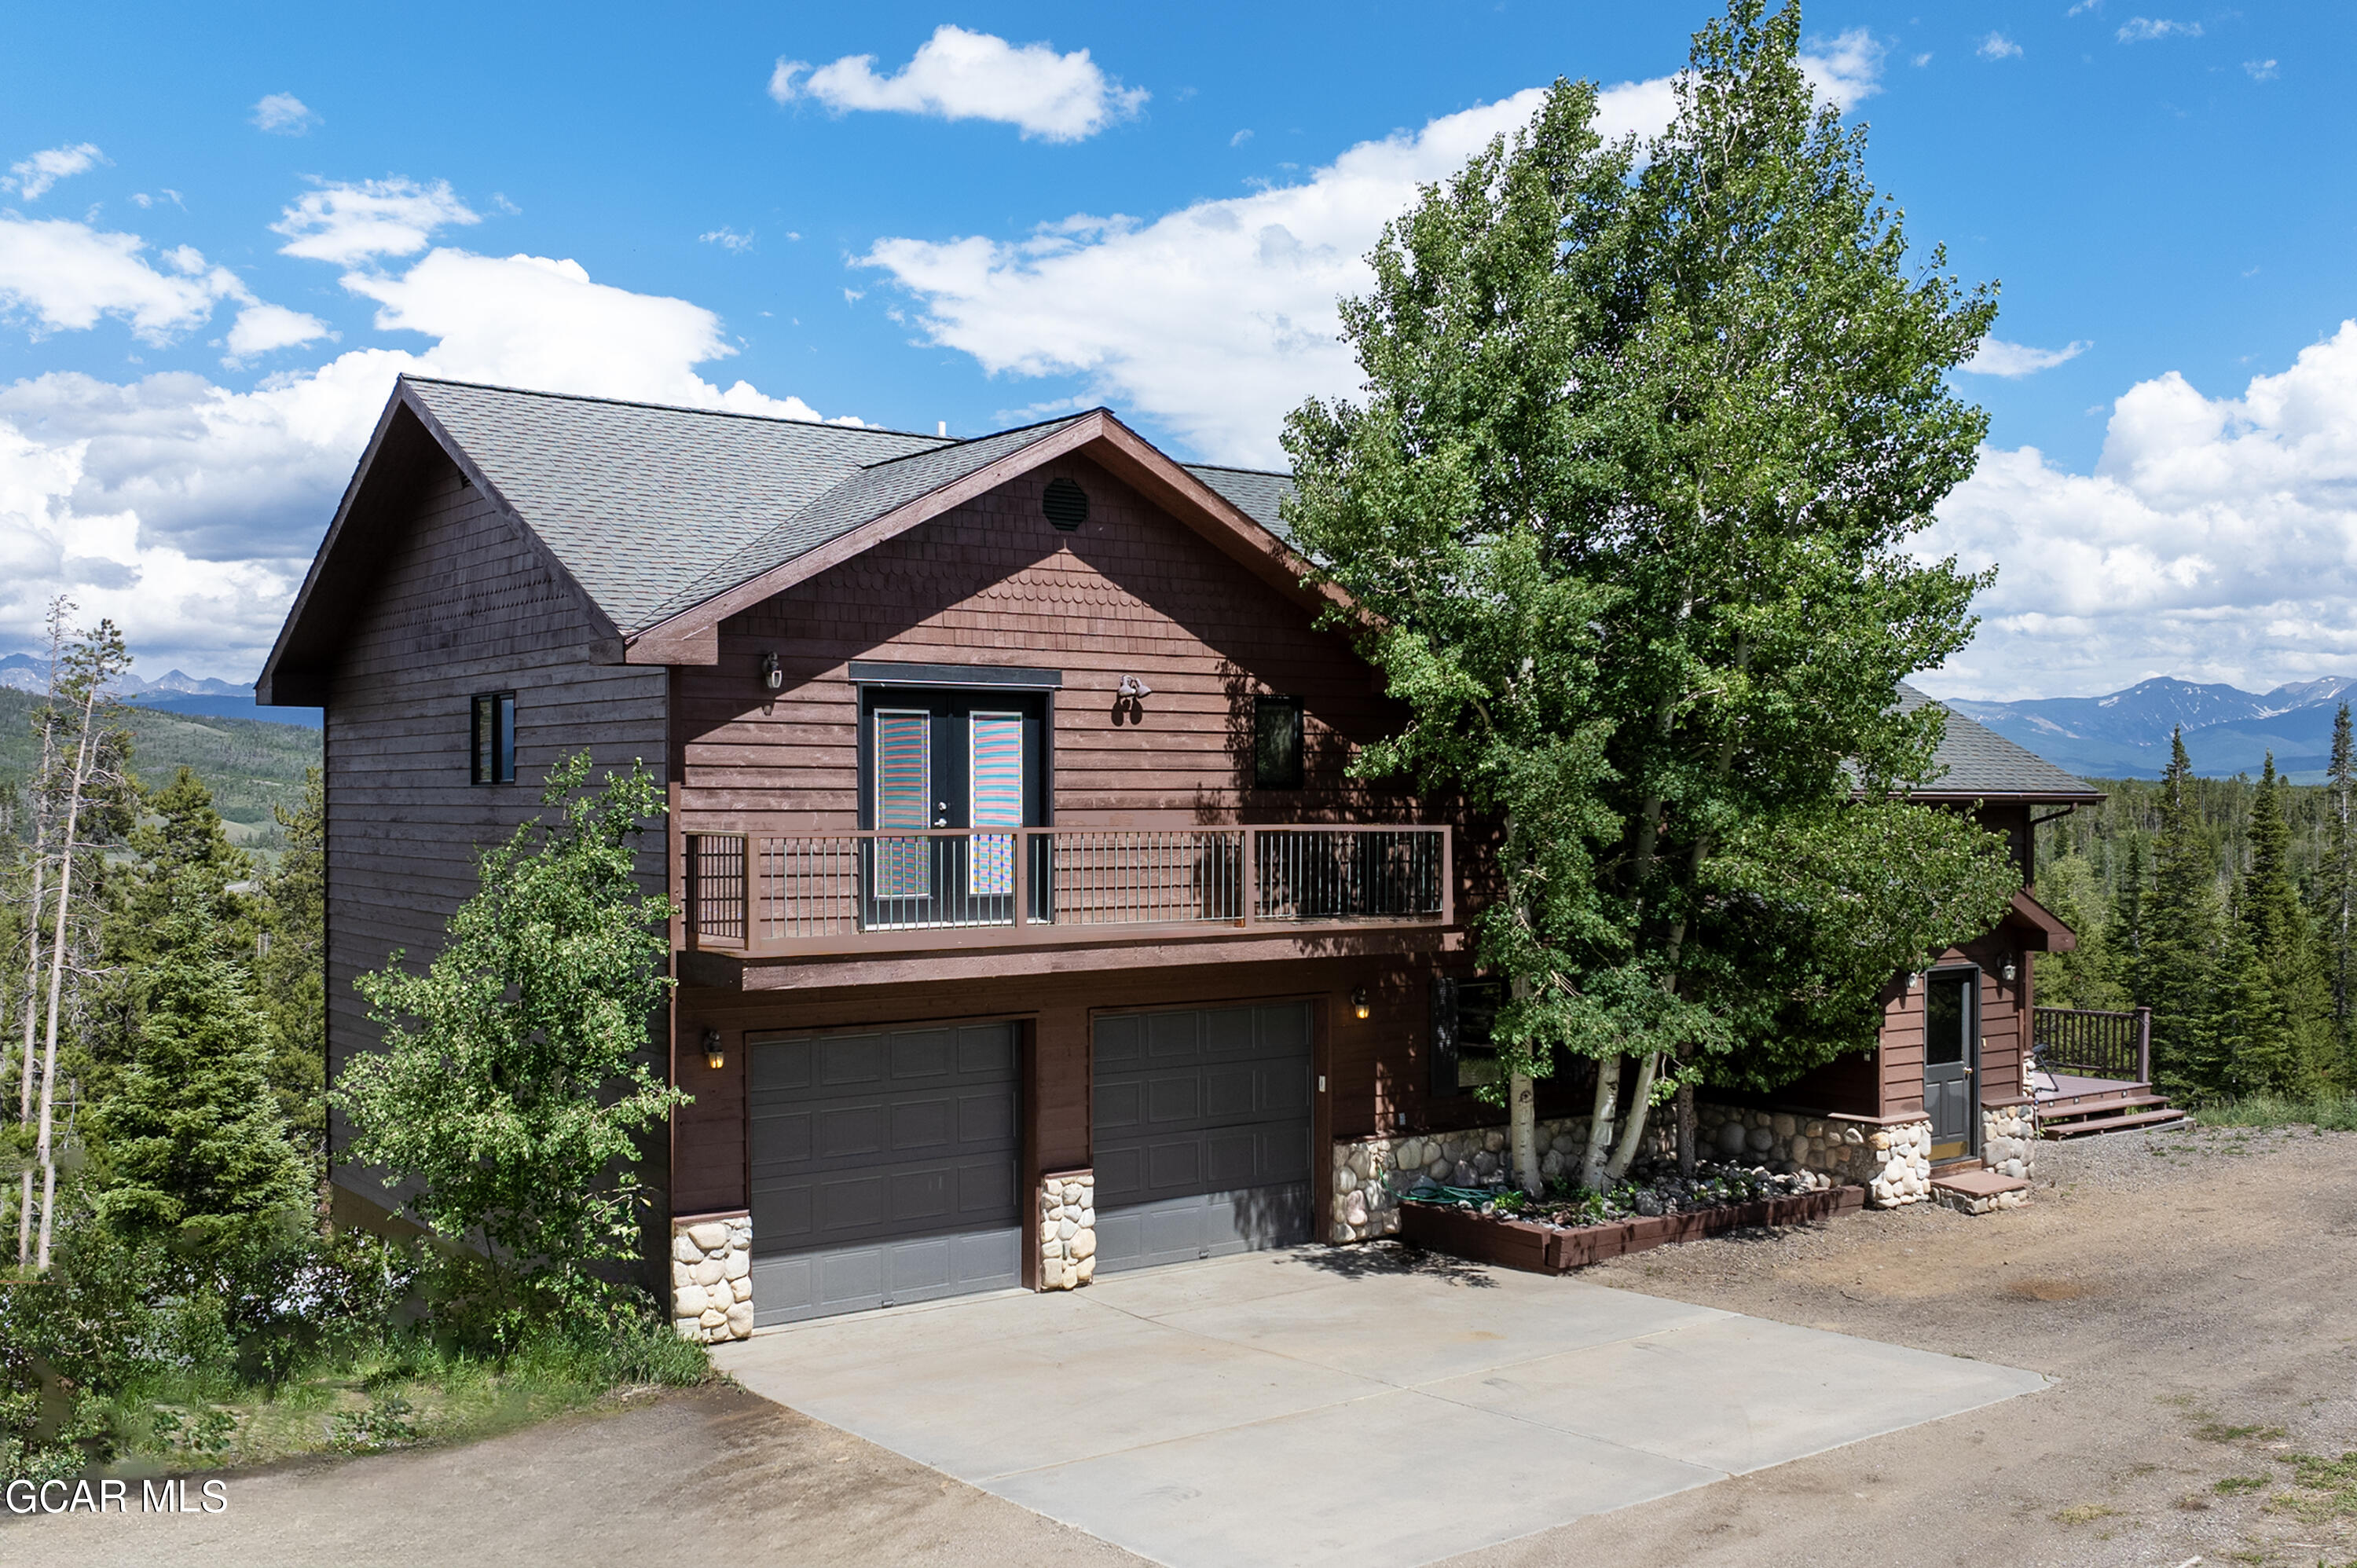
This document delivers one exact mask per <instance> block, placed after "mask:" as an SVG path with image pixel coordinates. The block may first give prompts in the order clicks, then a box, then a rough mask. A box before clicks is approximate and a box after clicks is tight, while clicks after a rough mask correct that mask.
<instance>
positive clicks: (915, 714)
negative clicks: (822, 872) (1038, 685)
mask: <svg viewBox="0 0 2357 1568" xmlns="http://www.w3.org/2000/svg"><path fill="white" fill-rule="evenodd" d="M861 709H862V712H861V714H860V763H861V773H862V776H863V778H862V789H861V791H860V794H861V800H860V807H861V816H862V819H863V824H862V825H864V826H866V827H869V828H873V829H874V830H875V831H876V833H877V836H876V838H875V839H873V840H872V841H870V843H869V845H868V852H867V856H866V865H864V866H863V867H862V879H863V880H864V882H865V883H866V897H865V898H864V899H863V903H864V904H865V906H866V908H865V911H864V915H865V924H866V927H867V929H870V930H874V929H891V928H906V927H911V926H968V925H1006V924H1010V923H1012V921H1013V920H1014V918H1015V880H1016V879H1015V853H1016V850H1015V846H1016V843H1017V837H1016V835H1015V834H1013V833H993V832H981V831H975V830H985V829H990V828H1021V827H1037V826H1042V825H1044V824H1045V822H1046V813H1047V789H1046V779H1045V777H1044V775H1045V771H1046V768H1045V764H1046V760H1047V758H1046V749H1047V747H1046V733H1045V732H1046V723H1045V720H1046V704H1045V703H1044V702H1043V701H1042V699H1041V697H1040V695H1039V693H1032V692H996V691H957V690H951V691H938V690H929V689H923V688H891V687H886V688H875V687H870V688H868V689H866V692H865V693H863V696H862V699H861ZM896 830H899V831H900V832H906V834H907V836H905V837H902V836H898V835H897V833H896Z"/></svg>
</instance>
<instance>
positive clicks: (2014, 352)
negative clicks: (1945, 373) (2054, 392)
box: [1956, 338, 2093, 378]
mask: <svg viewBox="0 0 2357 1568" xmlns="http://www.w3.org/2000/svg"><path fill="white" fill-rule="evenodd" d="M2091 348H2093V344H2091V343H2067V344H2065V345H2063V346H2062V347H2061V348H2060V349H2032V348H2030V347H2029V346H2028V345H2026V344H2022V343H2007V342H2003V341H2001V340H1999V339H1997V338H1984V339H1982V341H1981V346H1980V348H1979V349H1978V350H1977V351H1975V353H1974V355H1973V357H1972V358H1971V359H1969V360H1965V361H1964V363H1963V364H1961V365H1959V366H1957V367H1956V368H1957V369H1958V370H1960V371H1970V372H1971V373H1972V374H1974V375H1976V376H2006V377H2008V378H2010V377H2017V376H2032V375H2036V374H2037V373H2038V372H2039V371H2050V370H2052V369H2053V368H2054V367H2055V366H2057V365H2060V364H2062V363H2065V362H2066V361H2068V360H2075V359H2077V358H2078V357H2079V356H2080V355H2082V354H2083V353H2085V352H2086V351H2087V350H2088V349H2091Z"/></svg>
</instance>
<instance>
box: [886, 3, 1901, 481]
mask: <svg viewBox="0 0 2357 1568" xmlns="http://www.w3.org/2000/svg"><path fill="white" fill-rule="evenodd" d="M1880 59H1881V52H1880V48H1879V47H1878V46H1876V45H1874V44H1873V42H1872V40H1871V38H1867V36H1866V35H1865V34H1864V33H1863V32H1862V31H1859V32H1855V33H1846V34H1844V35H1842V37H1841V38H1837V39H1835V40H1834V43H1833V44H1832V45H1831V46H1830V48H1827V47H1825V46H1814V47H1813V48H1811V50H1810V51H1809V54H1808V56H1807V57H1806V58H1805V59H1804V61H1803V64H1804V66H1805V67H1806V69H1807V70H1808V71H1809V73H1810V75H1811V76H1812V78H1813V80H1815V81H1818V82H1819V83H1820V86H1821V90H1822V91H1826V92H1828V93H1829V94H1832V95H1835V97H1836V101H1838V102H1851V101H1853V100H1854V99H1855V98H1856V97H1857V96H1859V95H1862V94H1863V93H1864V92H1866V91H1868V90H1869V89H1870V88H1871V87H1872V86H1873V84H1874V81H1875V74H1874V73H1875V72H1876V70H1878V67H1879V62H1880ZM1543 96H1544V89H1540V88H1529V89H1525V90H1524V91H1521V92H1518V93H1516V94H1514V95H1513V96H1512V97H1510V98H1505V99H1501V100H1500V101H1499V102H1495V103H1488V104H1483V105H1481V106H1480V107H1478V108H1473V109H1468V110H1464V111H1462V112H1460V113H1455V114H1449V115H1446V116H1443V117H1442V118H1440V119H1437V120H1434V121H1432V122H1431V123H1430V124H1426V126H1424V127H1423V129H1421V130H1419V131H1415V132H1402V133H1399V134H1394V135H1392V136H1388V137H1385V138H1384V139H1383V140H1381V141H1374V142H1363V143H1361V144H1360V145H1357V146H1354V147H1351V148H1350V149H1349V150H1348V151H1346V152H1344V153H1343V154H1342V155H1341V156H1340V157H1338V158H1336V159H1335V160H1334V161H1333V162H1332V163H1331V164H1329V165H1327V166H1325V167H1323V168H1319V169H1317V170H1314V171H1313V172H1312V173H1311V174H1310V175H1309V176H1308V178H1306V179H1304V180H1302V181H1301V182H1299V183H1297V184H1292V185H1283V186H1273V187H1270V188H1266V189H1263V190H1258V191H1255V192H1254V193H1252V194H1250V195H1246V196H1239V197H1229V198H1223V199H1218V200H1211V201H1201V202H1198V203H1196V204H1195V205H1193V206H1191V207H1187V208H1183V209H1180V210H1179V211H1176V212H1171V213H1168V214H1165V215H1164V216H1162V217H1160V218H1157V219H1154V220H1150V221H1148V220H1140V219H1136V218H1131V217H1125V216H1121V215H1114V216H1110V217H1100V216H1092V215H1087V214H1081V215H1075V216H1072V217H1070V218H1066V219H1063V220H1060V221H1057V222H1052V223H1047V224H1043V225H1041V226H1040V227H1039V230H1037V231H1035V232H1034V233H1033V234H1032V235H1031V237H1030V238H1028V239H1027V240H1022V241H1017V242H1000V241H995V240H990V239H985V238H981V237H978V236H977V237H968V238H963V239H949V240H930V239H916V238H893V239H887V240H884V241H881V242H878V243H877V244H876V245H875V246H873V247H872V248H871V249H870V250H869V251H868V252H867V253H866V255H865V256H864V257H862V258H861V261H862V263H864V264H865V265H867V266H871V267H875V268H877V269H878V270H880V271H883V272H885V273H887V274H889V275H890V276H891V278H892V279H893V280H894V281H895V282H896V283H898V284H899V285H900V286H901V287H902V288H904V289H907V290H908V291H909V293H911V294H912V295H915V296H916V297H917V298H918V299H919V300H920V302H921V306H922V316H921V320H920V330H921V331H922V332H923V334H924V336H925V338H926V339H927V340H928V341H930V342H933V343H939V344H942V345H944V346H946V347H949V348H952V349H959V350H961V351H963V352H964V353H967V354H970V355H972V356H973V357H974V359H975V360H977V361H979V362H980V363H981V364H982V366H983V367H984V369H985V370H987V371H990V372H992V373H993V374H1006V375H1015V376H1044V375H1071V374H1077V375H1080V376H1082V377H1083V378H1085V380H1086V381H1087V382H1088V395H1089V396H1091V397H1094V398H1100V399H1103V401H1105V402H1107V403H1114V404H1117V405H1119V406H1121V407H1122V408H1124V409H1126V410H1133V411H1135V412H1139V413H1145V414H1146V415H1149V416H1151V417H1152V418H1153V419H1155V420H1157V421H1158V422H1160V423H1161V424H1164V425H1166V426H1168V428H1169V429H1171V430H1173V431H1175V432H1176V433H1177V434H1178V435H1179V436H1180V437H1181V438H1182V439H1183V441H1184V442H1185V443H1186V444H1187V445H1188V446H1190V447H1191V448H1192V449H1193V450H1194V451H1196V452H1197V453H1200V455H1201V456H1205V457H1208V458H1211V459H1213V460H1215V461H1223V462H1235V463H1255V464H1274V463H1279V462H1282V461H1283V460H1284V454H1283V452H1282V450H1281V449H1280V448H1279V447H1278V446H1277V433H1278V430H1279V428H1280V426H1281V425H1282V424H1283V422H1284V418H1285V415H1286V413H1287V412H1288V411H1289V410H1291V409H1293V408H1294V407H1296V406H1297V404H1299V403H1300V402H1301V400H1302V399H1303V398H1305V397H1308V396H1310V395H1312V394H1324V395H1333V394H1338V393H1348V392H1350V391H1351V389H1352V388H1353V387H1355V386H1356V385H1357V384H1358V381H1359V374H1358V370H1357V367H1356V364H1355V363H1354V361H1353V360H1351V355H1350V353H1349V351H1348V350H1347V349H1345V348H1344V347H1343V346H1342V343H1341V341H1340V326H1341V320H1340V315H1339V313H1338V312H1337V310H1336V307H1335V301H1336V299H1337V297H1338V296H1340V295H1349V294H1358V293H1361V292H1363V291H1364V290H1365V289H1366V287H1367V286H1368V284H1369V281H1370V279H1369V274H1368V272H1367V268H1366V263H1365V262H1364V261H1363V260H1362V258H1363V257H1364V256H1365V255H1366V253H1367V252H1369V251H1370V250H1372V248H1373V246H1374V242H1375V237H1376V235H1377V234H1378V233H1380V232H1381V231H1382V229H1383V223H1384V220H1387V219H1390V218H1394V217H1396V216H1398V215H1399V214H1400V213H1401V212H1402V211H1404V210H1405V209H1406V208H1407V207H1408V206H1409V205H1410V204H1411V203H1413V202H1414V201H1415V194H1416V188H1417V187H1418V186H1419V185H1421V184H1426V183H1429V182H1431V181H1434V180H1438V179H1443V178H1446V177H1448V175H1449V174H1450V173H1451V172H1452V171H1454V170H1455V169H1457V168H1458V166H1461V165H1462V164H1463V163H1464V162H1465V160H1466V159H1467V158H1469V157H1470V156H1472V155H1473V154H1474V153H1475V152H1477V151H1479V150H1480V148H1481V147H1483V146H1484V145H1487V144H1488V143H1489V141H1490V139H1491V137H1493V136H1497V135H1500V134H1512V132H1513V131H1515V130H1517V129H1519V128H1521V127H1522V126H1523V125H1525V124H1528V123H1529V121H1530V118H1531V116H1532V115H1533V114H1534V113H1536V112H1537V109H1538V105H1539V102H1540V100H1541V98H1542V97H1543ZM1676 110H1677V96H1676V78H1674V77H1667V76H1664V77H1657V78H1654V79H1652V80H1651V81H1633V82H1624V83H1622V84H1620V86H1617V87H1613V88H1609V89H1607V90H1605V91H1603V92H1602V93H1600V94H1599V95H1598V128H1599V129H1600V130H1602V131H1603V132H1604V133H1605V134H1607V135H1608V136H1619V135H1622V134H1631V133H1635V134H1652V133H1653V132H1656V131H1659V130H1660V129H1661V128H1662V127H1663V126H1664V125H1666V124H1668V123H1669V121H1670V119H1671V118H1672V116H1673V115H1674V113H1676Z"/></svg>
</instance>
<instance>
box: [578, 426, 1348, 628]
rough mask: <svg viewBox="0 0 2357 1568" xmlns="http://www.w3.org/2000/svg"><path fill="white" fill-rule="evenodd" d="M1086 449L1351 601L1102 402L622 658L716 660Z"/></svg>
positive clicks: (1220, 534)
mask: <svg viewBox="0 0 2357 1568" xmlns="http://www.w3.org/2000/svg"><path fill="white" fill-rule="evenodd" d="M1084 450H1085V451H1086V455H1087V456H1089V457H1090V458H1091V459H1092V460H1093V461H1095V462H1098V463H1100V464H1102V465H1103V467H1105V468H1106V469H1108V470H1109V471H1110V472H1112V473H1113V474H1114V475H1115V476H1116V477H1118V478H1121V479H1123V480H1124V481H1125V482H1126V483H1128V484H1130V485H1131V486H1133V487H1134V488H1135V489H1138V490H1140V491H1141V492H1142V493H1144V494H1145V495H1146V496H1147V498H1148V499H1152V500H1154V501H1156V502H1157V503H1159V504H1160V505H1161V506H1162V507H1163V508H1164V510H1167V511H1168V512H1169V513H1170V514H1171V515H1172V516H1173V517H1176V518H1178V519H1179V521H1182V522H1184V523H1186V524H1187V525H1188V526H1189V527H1190V528H1193V529H1194V530H1195V531H1196V532H1198V533H1200V534H1201V535H1203V536H1204V537H1205V538H1207V539H1209V540H1210V541H1211V542H1212V544H1213V545H1215V546H1216V547H1218V548H1219V549H1220V551H1221V552H1222V553H1223V554H1226V555H1228V556H1229V557H1231V558H1232V559H1233V560H1234V561H1236V562H1237V563H1238V564H1241V565H1243V566H1244V567H1246V568H1247V569H1249V570H1250V571H1251V572H1252V573H1253V574H1254V575H1255V576H1258V577H1259V578H1261V579H1262V580H1263V581H1265V582H1266V583H1268V584H1269V585H1272V586H1274V587H1276V588H1278V589H1279V590H1281V591H1282V592H1284V593H1286V594H1287V595H1289V596H1292V597H1294V598H1296V599H1300V600H1303V601H1305V602H1307V603H1308V604H1309V605H1311V606H1312V607H1322V606H1323V605H1326V604H1329V603H1330V604H1338V605H1347V604H1348V603H1349V601H1348V600H1347V599H1346V598H1344V597H1343V596H1342V595H1341V594H1340V591H1339V590H1337V589H1333V588H1331V587H1327V586H1323V585H1320V586H1318V587H1314V588H1305V587H1303V585H1302V583H1301V573H1302V572H1304V571H1306V570H1307V569H1308V562H1307V561H1304V560H1302V558H1301V557H1300V556H1298V555H1297V554H1296V553H1294V552H1293V551H1292V550H1291V549H1290V548H1289V547H1287V546H1286V543H1285V542H1284V541H1283V540H1281V539H1279V538H1277V537H1276V535H1275V534H1274V533H1271V532H1269V531H1268V530H1267V529H1265V528H1263V527H1262V526H1261V525H1260V524H1259V523H1257V522H1255V521H1253V520H1252V519H1251V518H1250V517H1247V516H1246V515H1245V514H1244V513H1243V512H1242V511H1240V510H1237V508H1236V507H1235V505H1234V504H1233V503H1232V502H1231V501H1229V500H1228V499H1226V498H1225V497H1224V496H1222V495H1221V494H1220V493H1219V492H1218V491H1216V490H1214V489H1211V487H1210V486H1209V485H1206V484H1204V483H1203V482H1202V481H1201V480H1200V479H1198V478H1195V476H1194V475H1192V474H1189V472H1187V470H1186V469H1184V468H1182V467H1179V465H1178V464H1177V463H1176V462H1173V461H1172V460H1171V459H1170V458H1169V457H1168V456H1164V455H1163V454H1162V453H1161V452H1159V451H1157V450H1156V448H1155V447H1154V446H1151V445H1150V444H1149V443H1147V442H1146V440H1145V439H1144V438H1143V437H1142V436H1140V435H1137V434H1136V433H1135V431H1132V430H1131V429H1129V428H1128V427H1127V426H1126V425H1125V424H1122V423H1121V422H1120V421H1119V420H1117V419H1115V418H1114V416H1113V415H1112V414H1110V413H1106V412H1105V411H1104V410H1103V409H1093V410H1092V411H1090V412H1089V413H1087V414H1085V415H1083V416H1082V417H1081V418H1080V419H1078V420H1076V421H1075V422H1073V423H1072V424H1070V425H1068V426H1066V427H1065V428H1064V429H1062V430H1060V431H1058V432H1056V433H1055V434H1054V435H1049V436H1043V437H1042V438H1041V439H1039V440H1038V441H1035V442H1032V443H1031V444H1030V445H1028V446H1022V447H1018V448H1017V449H1016V450H1015V451H1013V452H1009V453H1008V454H1007V455H1006V456H1004V457H1001V458H999V459H998V460H997V461H996V462H995V463H992V464H990V465H988V466H987V467H981V468H977V469H975V470H974V472H973V473H971V474H968V475H966V476H965V477H963V478H959V479H954V480H952V481H951V482H950V483H948V484H946V485H943V486H942V487H941V488H940V489H934V490H929V491H927V492H926V493H925V494H924V495H921V496H919V497H918V498H916V499H914V500H910V501H906V502H903V503H902V504H901V505H899V506H898V507H896V508H894V509H893V510H890V511H888V512H886V513H885V514H884V515H883V516H881V517H878V518H877V519H875V520H873V521H869V522H866V523H862V524H861V525H860V526H859V527H857V528H856V529H853V530H852V531H851V532H848V533H845V534H844V535H842V536H841V537H840V538H837V539H832V540H829V541H828V542H826V543H824V544H822V545H820V546H819V547H818V548H817V549H815V550H813V551H810V552H808V553H805V554H802V555H797V556H796V557H794V558H793V559H792V560H791V561H788V562H785V563H784V564H780V565H778V566H775V567H772V568H771V569H770V570H769V571H767V572H765V573H763V574H761V575H759V576H758V577H752V578H748V579H747V580H746V581H745V582H743V583H740V584H738V585H737V586H736V587H733V588H730V589H727V590H726V591H725V592H722V593H719V594H716V595H715V596H712V597H711V598H709V599H706V600H705V601H704V602H703V603H702V604H700V605H696V606H694V607H692V608H689V609H685V610H682V611H680V612H679V613H678V614H677V615H674V616H673V617H671V618H669V619H667V620H664V621H662V622H660V623H658V624H657V625H654V626H651V627H649V628H647V629H646V630H644V631H642V632H640V633H639V634H638V636H637V637H636V638H634V639H630V641H629V643H628V645H627V648H626V650H625V652H624V655H623V661H624V662H625V663H630V664H716V663H718V662H719V660H720V623H721V622H722V621H724V620H726V618H728V617H730V616H732V615H735V614H737V612H738V611H740V610H745V609H749V608H751V607H753V606H755V605H758V604H759V603H760V602H761V601H762V600H764V599H766V598H769V597H770V596H772V595H776V594H781V593H783V592H785V591H786V590H787V589H788V588H791V587H792V586H794V585H796V584H798V583H802V582H807V581H808V580H809V579H811V578H813V577H815V576H817V575H819V574H820V573H822V572H826V571H829V570H832V569H833V568H834V567H836V566H840V565H842V564H844V563H845V562H846V561H850V560H853V559H855V558H856V557H857V556H859V555H861V554H863V553H866V552H867V551H869V550H873V549H874V548H875V547H876V546H877V545H878V544H881V543H883V542H886V541H887V540H889V539H892V538H894V537H896V536H898V535H899V534H902V533H905V532H908V531H909V530H910V529H912V528H915V527H916V526H918V525H919V524H920V523H923V522H928V521H931V520H932V519H934V518H936V517H939V516H941V515H942V513H943V512H946V511H950V510H954V509H955V508H958V507H961V506H963V505H964V504H965V503H966V502H968V501H970V500H973V499H976V498H978V497H981V496H984V495H987V494H988V493H989V492H990V491H992V490H994V489H997V488H998V487H999V486H1000V485H1003V484H1005V483H1006V481H1007V480H1009V479H1012V478H1015V477H1016V476H1017V475H1019V474H1023V473H1028V471H1030V470H1031V469H1033V468H1036V467H1039V465H1041V464H1043V463H1048V462H1052V461H1053V460H1055V459H1056V458H1058V457H1061V456H1068V455H1070V454H1072V453H1076V452H1082V451H1084ZM1109 459H1110V460H1109Z"/></svg>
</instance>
